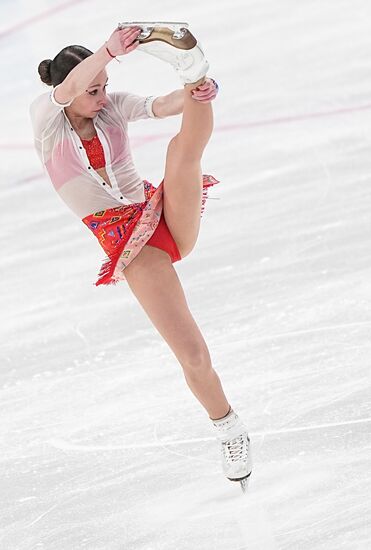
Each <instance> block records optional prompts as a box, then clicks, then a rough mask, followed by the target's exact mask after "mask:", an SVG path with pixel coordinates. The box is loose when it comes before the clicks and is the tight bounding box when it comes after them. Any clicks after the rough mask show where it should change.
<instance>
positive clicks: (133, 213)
mask: <svg viewBox="0 0 371 550" xmlns="http://www.w3.org/2000/svg"><path fill="white" fill-rule="evenodd" d="M217 183H220V182H219V181H218V180H217V179H215V178H214V177H213V176H210V175H203V190H202V205H201V216H202V214H203V212H204V210H205V202H206V199H208V198H209V197H208V189H209V187H212V186H213V185H215V184H217ZM144 196H145V200H144V201H143V202H139V203H134V204H130V205H123V206H117V207H115V208H109V209H107V210H101V211H100V212H95V213H94V214H90V215H88V216H86V217H85V218H83V219H82V222H83V223H84V224H85V225H86V226H87V227H88V228H89V229H90V230H91V231H92V232H93V234H94V235H95V237H96V238H97V239H98V242H99V244H100V245H101V247H102V248H103V250H104V251H105V253H106V254H107V258H106V259H105V260H104V261H103V264H102V266H101V269H100V271H99V274H98V280H97V281H96V283H95V286H99V285H112V284H117V283H118V282H119V281H123V280H125V275H124V271H125V268H126V267H127V266H128V265H129V264H130V262H132V261H133V259H134V258H135V257H136V256H137V254H139V252H140V251H141V249H142V248H143V246H144V245H145V244H146V242H147V241H148V240H149V239H150V238H151V236H152V235H153V233H154V231H155V230H156V227H157V225H158V223H159V221H160V218H161V213H162V208H163V181H162V182H161V183H160V185H159V186H158V187H157V188H156V187H154V186H153V185H152V184H151V183H150V182H148V181H146V180H145V181H144Z"/></svg>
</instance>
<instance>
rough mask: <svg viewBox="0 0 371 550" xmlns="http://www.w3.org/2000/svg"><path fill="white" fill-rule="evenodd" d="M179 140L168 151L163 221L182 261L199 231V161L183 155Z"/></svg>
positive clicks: (200, 189)
mask: <svg viewBox="0 0 371 550" xmlns="http://www.w3.org/2000/svg"><path fill="white" fill-rule="evenodd" d="M178 141H179V137H177V136H176V137H175V138H173V139H172V140H171V141H170V143H169V147H168V150H167V157H166V165H165V175H164V184H163V185H164V217H165V221H166V224H167V226H168V228H169V230H170V233H171V234H172V236H173V239H174V240H175V242H176V244H177V247H178V249H179V252H180V255H181V256H182V258H184V256H187V254H189V253H190V252H191V250H192V249H193V248H194V246H195V244H196V241H197V237H198V234H199V231H200V223H201V201H202V171H201V164H200V159H199V158H197V157H192V156H191V155H185V154H184V152H183V151H182V146H181V143H178Z"/></svg>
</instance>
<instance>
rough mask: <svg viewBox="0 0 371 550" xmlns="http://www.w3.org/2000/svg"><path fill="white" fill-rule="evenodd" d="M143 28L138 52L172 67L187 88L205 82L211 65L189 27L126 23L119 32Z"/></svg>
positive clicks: (171, 24) (184, 25) (175, 24)
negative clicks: (152, 56) (124, 29)
mask: <svg viewBox="0 0 371 550" xmlns="http://www.w3.org/2000/svg"><path fill="white" fill-rule="evenodd" d="M125 27H140V28H141V29H142V32H141V34H140V35H139V36H138V39H137V40H138V41H139V46H138V47H137V48H136V49H137V50H139V51H142V52H145V53H148V54H150V55H154V56H155V57H157V58H158V59H161V60H162V61H166V62H167V63H170V65H172V66H173V67H174V69H175V70H176V72H177V73H178V76H179V78H180V80H181V81H182V83H183V85H184V84H192V83H193V82H197V81H198V80H200V79H201V78H203V77H204V76H205V75H206V73H207V71H208V69H209V63H208V62H207V60H206V59H205V55H204V52H203V50H202V48H201V44H200V43H199V42H197V40H196V38H195V37H194V36H193V34H192V33H191V32H190V31H189V30H188V23H169V22H149V21H147V22H146V21H142V22H125V23H119V25H118V28H120V29H123V28H125Z"/></svg>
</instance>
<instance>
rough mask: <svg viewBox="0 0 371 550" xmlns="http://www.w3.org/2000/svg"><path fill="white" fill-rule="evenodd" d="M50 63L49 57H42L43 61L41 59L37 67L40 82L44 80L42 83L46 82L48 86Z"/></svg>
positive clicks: (50, 83)
mask: <svg viewBox="0 0 371 550" xmlns="http://www.w3.org/2000/svg"><path fill="white" fill-rule="evenodd" d="M51 64H52V60H51V59H44V61H41V63H40V65H39V67H38V69H37V70H38V72H39V75H40V78H41V80H42V82H44V84H47V85H48V86H51V85H52V77H51V74H50V67H51Z"/></svg>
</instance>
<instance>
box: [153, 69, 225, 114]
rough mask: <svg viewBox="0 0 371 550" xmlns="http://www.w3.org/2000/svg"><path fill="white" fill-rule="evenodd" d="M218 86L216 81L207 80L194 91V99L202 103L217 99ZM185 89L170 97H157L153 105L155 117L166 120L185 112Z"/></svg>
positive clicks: (172, 93) (176, 91)
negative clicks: (168, 117)
mask: <svg viewBox="0 0 371 550" xmlns="http://www.w3.org/2000/svg"><path fill="white" fill-rule="evenodd" d="M217 93H218V85H217V83H216V82H215V80H213V79H211V78H207V79H206V80H205V82H204V83H203V84H201V85H200V86H197V88H195V89H194V90H192V96H193V99H195V100H196V101H199V102H200V103H207V102H209V101H212V100H213V99H215V98H216V95H217ZM183 106H184V88H183V89H182V90H175V92H171V93H170V94H168V95H163V96H159V97H156V99H155V100H154V102H153V104H152V110H153V114H154V115H155V117H159V118H164V117H167V116H173V115H179V114H180V113H182V112H183Z"/></svg>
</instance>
